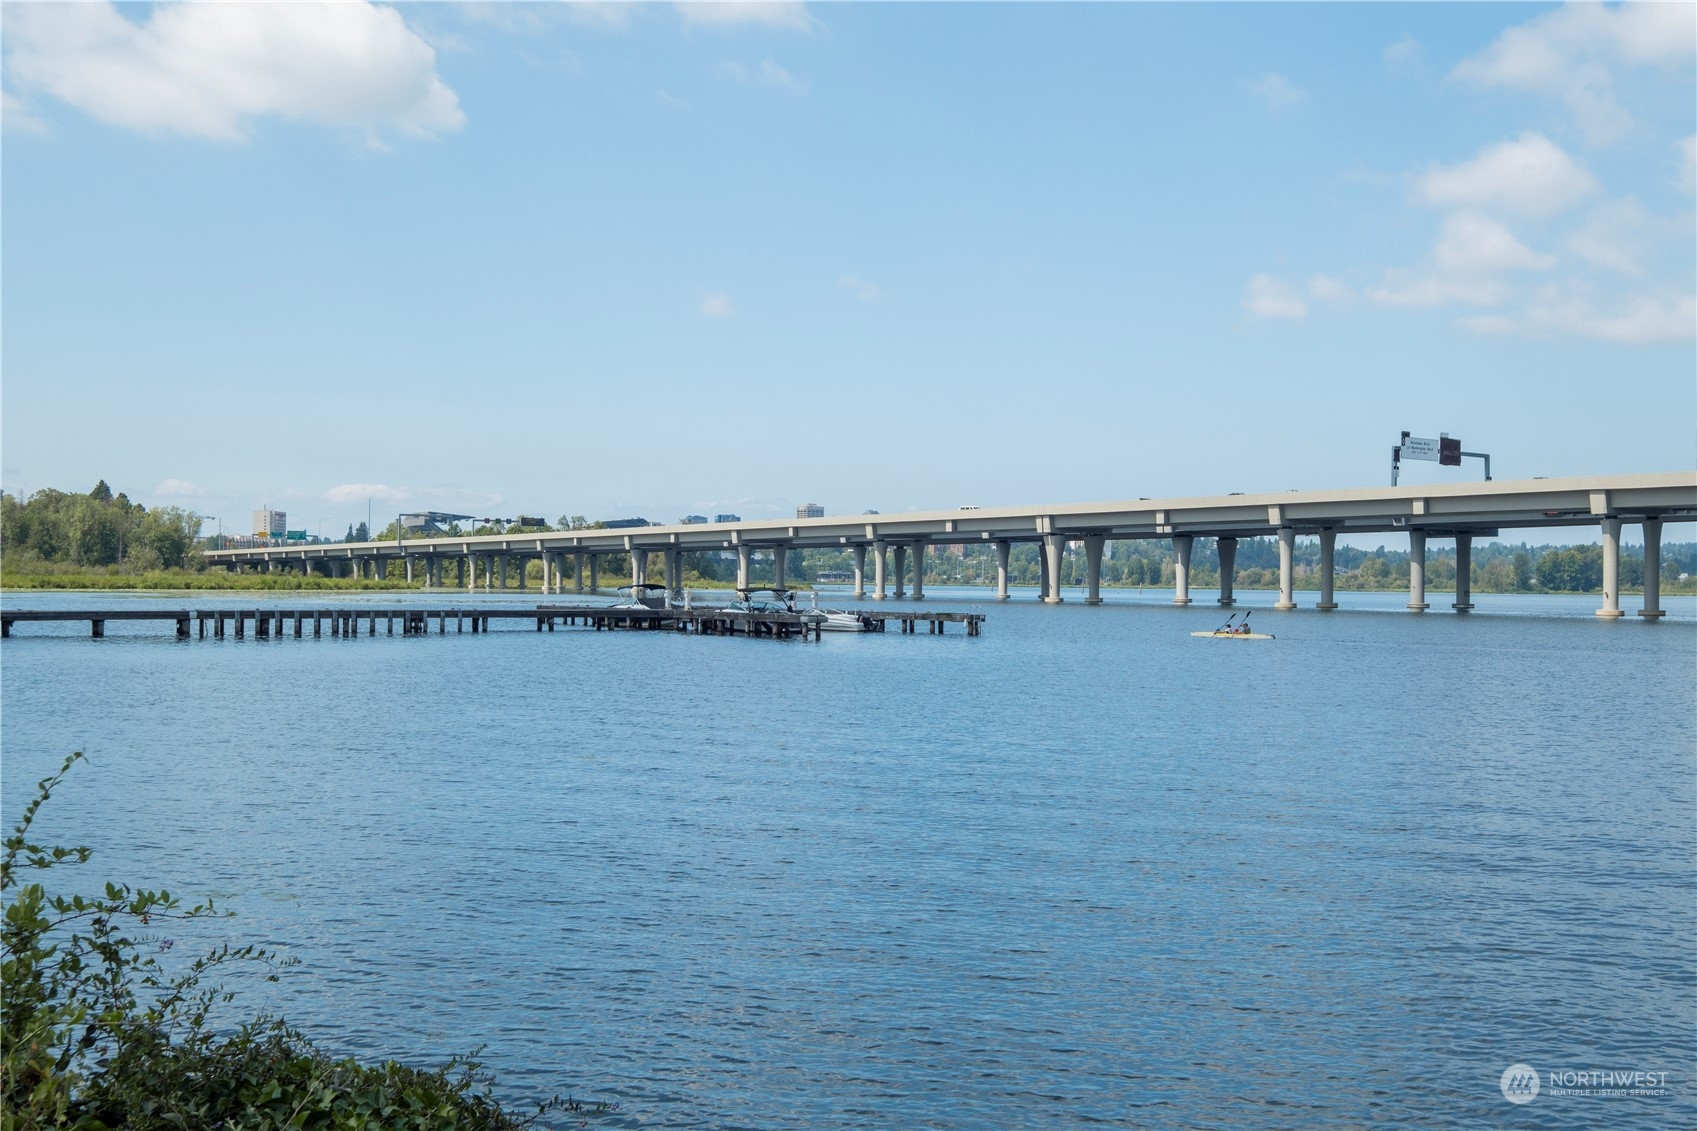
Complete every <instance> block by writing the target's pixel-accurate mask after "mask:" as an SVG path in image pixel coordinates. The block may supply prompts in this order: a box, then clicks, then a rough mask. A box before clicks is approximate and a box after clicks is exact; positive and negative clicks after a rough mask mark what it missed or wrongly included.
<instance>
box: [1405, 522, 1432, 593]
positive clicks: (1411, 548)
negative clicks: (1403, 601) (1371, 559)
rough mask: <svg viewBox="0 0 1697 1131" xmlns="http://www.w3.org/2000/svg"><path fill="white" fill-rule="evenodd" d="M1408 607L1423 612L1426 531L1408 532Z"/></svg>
mask: <svg viewBox="0 0 1697 1131" xmlns="http://www.w3.org/2000/svg"><path fill="white" fill-rule="evenodd" d="M1408 607H1409V608H1410V609H1413V610H1414V611H1415V612H1417V613H1421V612H1425V611H1426V609H1427V608H1429V607H1430V606H1428V605H1427V604H1426V532H1425V531H1424V530H1410V531H1409V532H1408Z"/></svg>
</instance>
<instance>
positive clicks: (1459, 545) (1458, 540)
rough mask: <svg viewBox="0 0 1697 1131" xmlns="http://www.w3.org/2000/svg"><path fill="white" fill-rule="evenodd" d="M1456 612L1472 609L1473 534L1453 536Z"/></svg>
mask: <svg viewBox="0 0 1697 1131" xmlns="http://www.w3.org/2000/svg"><path fill="white" fill-rule="evenodd" d="M1450 608H1452V609H1454V610H1455V611H1456V612H1458V613H1466V612H1471V611H1472V609H1473V535H1471V534H1457V535H1456V536H1455V604H1453V605H1451V606H1450Z"/></svg>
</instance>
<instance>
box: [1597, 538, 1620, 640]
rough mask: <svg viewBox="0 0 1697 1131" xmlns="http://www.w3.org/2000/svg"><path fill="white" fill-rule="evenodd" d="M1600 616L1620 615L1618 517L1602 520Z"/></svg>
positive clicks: (1598, 612) (1598, 613) (1598, 611)
mask: <svg viewBox="0 0 1697 1131" xmlns="http://www.w3.org/2000/svg"><path fill="white" fill-rule="evenodd" d="M1597 615H1598V616H1600V617H1618V616H1620V519H1618V518H1615V517H1613V516H1610V517H1608V518H1605V519H1604V520H1603V607H1602V608H1600V609H1598V610H1597Z"/></svg>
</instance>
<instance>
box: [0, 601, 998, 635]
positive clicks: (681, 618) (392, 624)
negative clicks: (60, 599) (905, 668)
mask: <svg viewBox="0 0 1697 1131" xmlns="http://www.w3.org/2000/svg"><path fill="white" fill-rule="evenodd" d="M861 615H862V616H863V617H864V618H865V621H866V623H867V625H868V631H872V632H883V631H885V630H886V624H887V622H888V621H891V620H894V621H897V622H899V623H900V626H901V631H902V632H903V633H904V634H908V633H915V632H917V631H918V624H919V623H920V622H921V621H923V622H925V623H926V624H927V626H928V631H929V632H930V633H932V634H941V633H942V632H943V626H944V625H947V624H963V625H965V626H966V634H967V635H968V636H978V635H980V634H981V633H982V631H983V627H982V626H983V622H984V615H983V614H982V613H946V612H931V611H924V612H921V611H918V610H914V609H901V610H885V609H878V610H874V611H869V612H865V613H862V614H861ZM500 620H508V621H512V620H516V621H529V622H534V623H535V626H536V631H537V632H553V631H554V629H555V627H556V625H558V626H577V627H583V628H592V629H595V630H597V631H615V630H621V629H636V630H646V631H669V632H694V633H696V634H697V635H700V636H750V637H766V638H769V639H776V640H785V639H791V638H799V639H802V640H807V639H809V638H811V639H814V640H818V639H820V638H821V636H822V629H821V628H820V624H821V622H822V618H821V617H819V616H818V615H817V614H814V613H812V612H811V611H809V610H800V611H797V612H775V611H774V612H745V611H742V610H738V609H726V608H719V607H715V606H711V605H705V606H698V607H696V608H693V609H640V608H630V607H628V606H627V607H619V608H614V607H610V606H607V605H539V606H537V607H535V608H530V609H501V608H477V607H474V608H466V607H458V608H436V609H431V608H376V607H372V608H359V609H352V608H347V609H322V608H275V609H4V610H0V637H6V638H10V637H11V635H12V625H13V624H14V623H16V622H26V623H27V622H40V621H47V622H59V623H65V622H71V623H77V622H87V623H88V625H89V628H90V635H91V636H93V637H94V638H95V639H97V640H98V639H101V638H103V637H104V636H105V635H106V622H107V621H155V622H169V623H172V624H174V626H175V628H176V637H177V639H178V640H192V639H199V640H205V639H206V638H207V636H208V634H209V633H210V635H211V637H212V638H213V639H215V640H222V639H224V638H225V637H226V636H233V637H234V638H235V639H237V640H241V639H245V638H246V636H247V632H248V628H249V626H250V625H251V626H252V629H253V636H254V638H255V639H258V640H275V639H282V638H284V637H286V636H290V635H292V636H294V637H295V638H296V639H301V638H303V637H305V636H306V635H308V633H309V632H310V634H311V635H312V636H313V637H314V638H318V637H322V636H324V635H326V631H328V635H330V636H331V637H335V638H353V637H357V636H359V635H360V629H361V625H362V622H363V626H364V629H365V635H366V636H377V635H387V636H395V635H401V636H427V635H430V630H431V627H432V626H433V625H434V627H435V629H436V634H437V635H439V636H445V635H447V634H448V624H449V622H450V621H451V622H452V623H453V625H454V631H455V632H456V633H464V632H466V631H468V630H469V631H470V632H472V633H483V632H488V631H489V626H490V622H491V621H500ZM379 622H381V623H382V625H383V628H382V631H381V633H380V632H379V629H378V624H379ZM397 626H399V629H400V631H399V633H397V632H396V627H397Z"/></svg>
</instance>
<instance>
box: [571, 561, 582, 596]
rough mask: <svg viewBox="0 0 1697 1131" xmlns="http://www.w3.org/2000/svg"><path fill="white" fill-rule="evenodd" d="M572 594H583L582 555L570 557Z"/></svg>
mask: <svg viewBox="0 0 1697 1131" xmlns="http://www.w3.org/2000/svg"><path fill="white" fill-rule="evenodd" d="M572 592H573V593H582V592H583V554H582V553H576V554H573V555H572Z"/></svg>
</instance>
